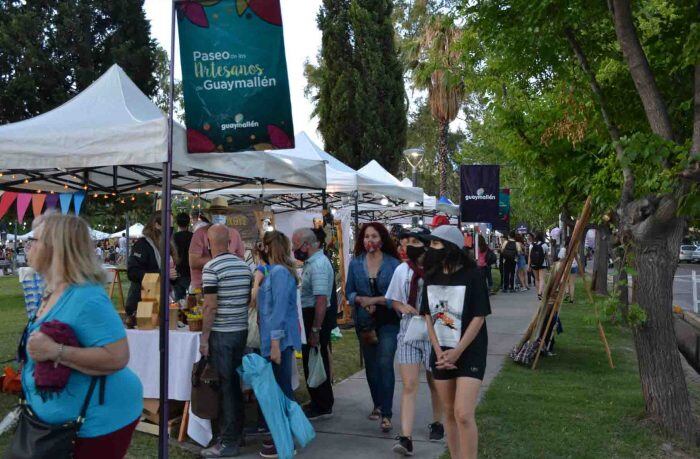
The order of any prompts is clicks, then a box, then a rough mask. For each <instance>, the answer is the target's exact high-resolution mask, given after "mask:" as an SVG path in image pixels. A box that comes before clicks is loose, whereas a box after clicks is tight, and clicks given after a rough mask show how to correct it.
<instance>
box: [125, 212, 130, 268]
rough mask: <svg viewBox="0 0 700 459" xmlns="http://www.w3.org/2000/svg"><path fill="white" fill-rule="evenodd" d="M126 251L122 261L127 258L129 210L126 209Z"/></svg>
mask: <svg viewBox="0 0 700 459" xmlns="http://www.w3.org/2000/svg"><path fill="white" fill-rule="evenodd" d="M125 233H126V253H125V254H124V263H126V260H128V259H129V249H130V247H129V211H128V210H127V211H126V231H125Z"/></svg>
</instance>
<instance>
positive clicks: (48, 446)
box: [5, 376, 105, 459]
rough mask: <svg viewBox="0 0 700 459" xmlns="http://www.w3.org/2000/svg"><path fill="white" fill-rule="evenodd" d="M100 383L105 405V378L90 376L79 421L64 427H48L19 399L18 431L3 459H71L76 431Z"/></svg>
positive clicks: (101, 400) (83, 419) (102, 400)
mask: <svg viewBox="0 0 700 459" xmlns="http://www.w3.org/2000/svg"><path fill="white" fill-rule="evenodd" d="M98 380H99V381H100V404H103V403H104V384H105V377H104V376H93V377H92V381H91V382H90V389H88V392H87V395H86V396H85V401H84V402H83V406H82V408H81V409H80V415H79V416H78V419H76V420H74V421H69V422H66V423H64V424H48V423H46V422H44V421H42V420H41V419H39V418H38V417H37V416H36V414H34V412H33V411H32V410H31V408H30V407H29V404H27V401H26V399H25V398H24V397H22V398H21V399H20V414H19V421H18V423H17V429H16V430H15V434H14V436H13V437H12V441H11V442H10V446H9V447H8V449H7V452H6V453H5V458H6V459H69V458H72V457H73V450H74V448H75V440H76V439H77V438H78V431H79V430H80V427H81V426H82V425H83V422H85V414H86V413H87V409H88V405H89V404H90V399H91V398H92V393H93V392H94V391H95V386H96V385H97V382H98Z"/></svg>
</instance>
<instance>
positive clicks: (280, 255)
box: [256, 231, 301, 400]
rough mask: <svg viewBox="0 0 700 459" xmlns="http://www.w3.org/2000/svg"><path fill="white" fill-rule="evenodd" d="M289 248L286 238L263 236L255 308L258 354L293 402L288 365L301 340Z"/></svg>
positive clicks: (276, 232)
mask: <svg viewBox="0 0 700 459" xmlns="http://www.w3.org/2000/svg"><path fill="white" fill-rule="evenodd" d="M290 247H291V245H290V243H289V238H287V236H285V235H284V234H283V233H280V232H279V231H269V232H266V233H265V236H264V237H263V241H262V246H261V247H260V250H259V255H260V257H261V258H262V261H264V262H265V265H264V266H260V267H259V268H258V270H259V272H262V274H263V276H264V277H263V279H262V282H261V284H260V288H259V290H258V296H257V305H258V321H259V327H260V353H261V354H262V356H263V357H266V358H268V359H269V360H270V361H271V362H272V370H273V372H274V374H275V379H276V380H277V384H279V386H280V388H281V389H282V392H284V394H285V395H286V396H287V397H289V398H290V399H292V400H293V399H294V392H293V391H292V365H294V362H295V360H294V350H297V351H299V350H301V336H300V332H299V313H298V311H297V277H296V270H295V268H294V262H293V261H292V259H291V257H290V255H289V254H290V253H291V249H290ZM256 275H257V273H256Z"/></svg>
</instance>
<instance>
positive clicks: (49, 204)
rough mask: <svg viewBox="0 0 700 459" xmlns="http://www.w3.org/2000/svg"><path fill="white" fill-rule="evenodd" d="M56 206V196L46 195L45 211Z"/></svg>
mask: <svg viewBox="0 0 700 459" xmlns="http://www.w3.org/2000/svg"><path fill="white" fill-rule="evenodd" d="M57 205H58V195H57V194H49V195H46V210H49V209H53V208H54V207H56V206H57Z"/></svg>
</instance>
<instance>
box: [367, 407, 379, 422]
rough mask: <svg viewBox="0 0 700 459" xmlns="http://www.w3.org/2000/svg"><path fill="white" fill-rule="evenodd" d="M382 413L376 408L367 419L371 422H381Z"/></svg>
mask: <svg viewBox="0 0 700 459" xmlns="http://www.w3.org/2000/svg"><path fill="white" fill-rule="evenodd" d="M381 415H382V412H381V411H380V410H379V408H375V409H373V410H372V412H371V413H370V414H369V416H367V419H369V420H370V421H379V418H380V417H381Z"/></svg>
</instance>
